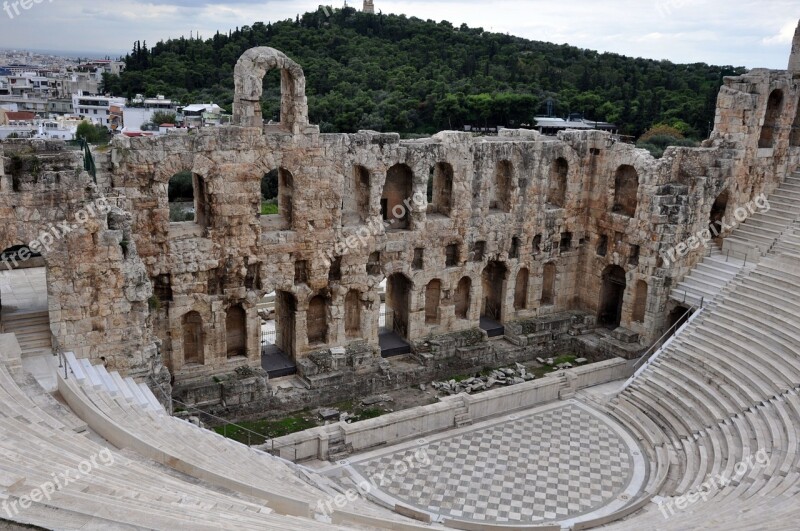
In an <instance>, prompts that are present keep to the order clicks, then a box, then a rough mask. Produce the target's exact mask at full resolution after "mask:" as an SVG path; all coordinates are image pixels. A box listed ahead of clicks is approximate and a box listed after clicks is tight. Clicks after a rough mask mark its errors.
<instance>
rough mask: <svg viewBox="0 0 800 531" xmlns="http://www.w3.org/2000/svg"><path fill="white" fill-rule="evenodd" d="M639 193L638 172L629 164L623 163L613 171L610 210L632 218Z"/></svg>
mask: <svg viewBox="0 0 800 531" xmlns="http://www.w3.org/2000/svg"><path fill="white" fill-rule="evenodd" d="M638 193H639V173H638V172H637V171H636V168H634V167H633V166H631V165H629V164H623V165H621V166H620V167H619V168H617V171H616V172H615V173H614V204H613V205H612V207H611V211H612V212H616V213H618V214H622V215H624V216H628V217H629V218H632V217H633V216H635V215H636V204H637V201H638V198H637V195H638Z"/></svg>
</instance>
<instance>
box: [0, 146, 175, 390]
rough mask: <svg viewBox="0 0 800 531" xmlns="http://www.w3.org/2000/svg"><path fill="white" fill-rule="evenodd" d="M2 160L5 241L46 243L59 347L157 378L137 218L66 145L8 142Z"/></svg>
mask: <svg viewBox="0 0 800 531" xmlns="http://www.w3.org/2000/svg"><path fill="white" fill-rule="evenodd" d="M0 155H1V156H2V157H3V164H2V165H0V244H2V248H3V249H8V248H10V247H14V246H22V245H28V244H30V243H31V242H35V241H38V242H39V244H40V245H41V249H37V248H36V246H35V245H34V246H32V248H33V250H40V251H41V254H42V255H43V257H44V259H45V263H46V266H47V293H48V303H49V313H50V327H51V330H52V332H53V335H54V338H55V339H56V341H55V343H54V347H56V346H58V345H60V346H61V347H63V348H66V349H69V350H73V351H74V352H75V354H76V355H77V356H79V357H87V358H93V359H99V358H101V357H102V358H105V359H106V360H107V361H108V363H109V365H111V366H115V367H124V368H125V369H126V370H127V371H128V372H129V373H130V374H132V375H133V376H137V377H146V376H148V375H153V374H158V372H159V370H160V368H161V366H162V363H161V360H160V357H159V355H158V352H157V349H156V343H155V336H153V334H152V326H151V317H150V312H149V309H148V306H147V300H148V297H150V295H151V293H152V288H151V284H150V280H149V278H148V276H147V272H146V270H145V268H144V265H143V264H142V262H141V260H139V258H138V256H137V254H136V243H135V242H134V241H132V239H131V233H130V221H129V219H130V216H129V215H128V214H127V212H126V211H123V210H122V209H120V208H119V207H118V206H117V205H118V201H119V198H118V197H116V195H115V193H114V191H113V190H111V189H110V186H109V183H108V182H103V180H102V178H100V179H98V180H97V182H95V181H94V180H93V179H92V177H91V176H90V175H89V174H88V173H87V172H85V171H83V164H82V160H81V156H80V152H77V151H71V150H67V149H65V146H64V143H63V142H57V141H43V140H42V141H23V140H13V141H12V140H9V141H5V142H4V143H3V144H2V145H0ZM13 265H14V264H13V263H12V262H11V261H8V262H6V263H2V264H0V269H2V271H5V270H7V269H8V267H11V266H13ZM0 274H2V273H0ZM5 289H8V288H6V287H5V286H4V287H2V290H5ZM0 296H1V295H0ZM0 324H2V323H0Z"/></svg>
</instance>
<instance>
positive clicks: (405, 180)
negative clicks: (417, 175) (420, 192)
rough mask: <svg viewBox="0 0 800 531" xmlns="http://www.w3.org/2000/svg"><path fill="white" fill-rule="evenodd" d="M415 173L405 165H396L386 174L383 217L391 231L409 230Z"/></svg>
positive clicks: (382, 206)
mask: <svg viewBox="0 0 800 531" xmlns="http://www.w3.org/2000/svg"><path fill="white" fill-rule="evenodd" d="M413 181H414V172H413V171H411V168H409V167H408V166H407V165H405V164H395V165H394V166H392V167H391V168H389V171H387V172H386V182H385V183H384V185H383V194H382V195H381V215H382V216H383V220H384V221H387V222H389V223H390V225H389V227H388V229H389V230H398V229H408V228H409V225H410V223H409V221H410V219H411V212H409V205H411V202H412V197H411V194H412V190H413Z"/></svg>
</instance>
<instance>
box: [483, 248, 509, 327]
mask: <svg viewBox="0 0 800 531" xmlns="http://www.w3.org/2000/svg"><path fill="white" fill-rule="evenodd" d="M505 277H506V266H505V264H503V263H502V262H496V261H493V262H489V263H488V264H487V266H486V268H485V269H484V270H483V275H482V277H481V285H482V288H483V299H482V300H481V317H488V318H489V319H493V320H495V321H498V322H500V321H501V320H502V317H503V315H502V314H503V281H504V280H505Z"/></svg>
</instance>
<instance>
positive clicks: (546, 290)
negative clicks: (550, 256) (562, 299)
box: [541, 262, 556, 306]
mask: <svg viewBox="0 0 800 531" xmlns="http://www.w3.org/2000/svg"><path fill="white" fill-rule="evenodd" d="M555 302H556V264H555V263H553V262H547V263H546V264H545V265H544V267H543V268H542V298H541V304H542V306H551V305H553V304H555Z"/></svg>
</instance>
